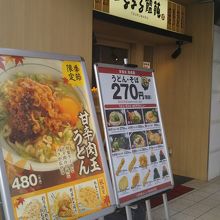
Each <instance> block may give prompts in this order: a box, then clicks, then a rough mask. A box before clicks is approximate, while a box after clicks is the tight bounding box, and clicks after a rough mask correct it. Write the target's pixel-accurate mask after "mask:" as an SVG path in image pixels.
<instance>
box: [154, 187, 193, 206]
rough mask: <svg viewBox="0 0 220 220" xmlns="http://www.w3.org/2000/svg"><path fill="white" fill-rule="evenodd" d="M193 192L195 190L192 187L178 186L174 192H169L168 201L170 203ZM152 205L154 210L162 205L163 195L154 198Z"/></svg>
mask: <svg viewBox="0 0 220 220" xmlns="http://www.w3.org/2000/svg"><path fill="white" fill-rule="evenodd" d="M192 190H194V189H193V188H191V187H188V186H184V185H177V186H175V187H174V188H173V189H172V190H170V191H169V192H167V200H168V201H170V200H172V199H175V198H177V197H179V196H181V195H183V194H185V193H188V192H190V191H192ZM150 203H151V207H152V208H154V207H156V206H158V205H160V204H162V203H163V198H162V195H157V196H155V197H154V198H152V199H151V200H150Z"/></svg>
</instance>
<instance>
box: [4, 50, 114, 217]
mask: <svg viewBox="0 0 220 220" xmlns="http://www.w3.org/2000/svg"><path fill="white" fill-rule="evenodd" d="M0 54H2V55H0V84H1V85H0V96H1V99H0V119H1V120H0V123H1V126H0V129H1V131H0V144H1V151H0V153H1V156H2V160H1V161H0V162H1V167H3V166H4V168H5V176H4V175H2V176H1V178H3V179H4V180H5V182H4V183H3V184H1V194H2V195H3V198H6V201H3V202H6V203H7V205H6V207H5V209H6V210H5V212H6V214H8V213H10V211H12V213H13V217H11V216H9V217H8V219H13V218H14V219H19V220H20V219H37V220H41V219H42V220H55V219H65V220H67V219H79V218H83V219H92V218H96V217H100V216H103V215H104V214H108V213H110V212H113V211H114V208H115V205H114V203H115V202H114V198H113V197H112V193H111V192H112V188H111V181H110V176H109V173H108V168H107V164H106V162H105V161H106V159H105V154H104V150H103V146H102V142H101V141H100V140H101V139H100V131H99V130H98V126H97V119H96V115H95V114H94V104H93V102H92V98H91V97H92V96H91V92H90V88H89V83H88V78H87V75H86V70H85V64H84V61H83V60H82V59H81V58H80V57H74V56H61V55H56V54H47V53H34V52H26V51H14V50H6V49H2V50H0ZM3 173H4V172H3ZM1 174H2V172H1ZM7 192H9V195H4V194H7ZM10 208H11V210H10Z"/></svg>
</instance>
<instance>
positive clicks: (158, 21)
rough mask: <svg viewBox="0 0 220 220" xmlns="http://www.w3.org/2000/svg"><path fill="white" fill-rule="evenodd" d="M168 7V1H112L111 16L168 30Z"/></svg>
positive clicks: (110, 6)
mask: <svg viewBox="0 0 220 220" xmlns="http://www.w3.org/2000/svg"><path fill="white" fill-rule="evenodd" d="M167 5H168V1H167V0H155V1H152V0H146V1H143V0H110V1H109V14H111V15H114V16H118V17H122V18H125V19H128V20H132V21H136V22H139V23H143V24H147V25H151V26H154V27H158V28H163V29H166V28H167Z"/></svg>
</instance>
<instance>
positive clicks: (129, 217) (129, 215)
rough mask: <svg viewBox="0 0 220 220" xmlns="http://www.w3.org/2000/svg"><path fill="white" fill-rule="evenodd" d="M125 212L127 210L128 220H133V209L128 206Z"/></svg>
mask: <svg viewBox="0 0 220 220" xmlns="http://www.w3.org/2000/svg"><path fill="white" fill-rule="evenodd" d="M125 210H126V216H127V220H132V214H131V207H130V206H128V205H126V206H125Z"/></svg>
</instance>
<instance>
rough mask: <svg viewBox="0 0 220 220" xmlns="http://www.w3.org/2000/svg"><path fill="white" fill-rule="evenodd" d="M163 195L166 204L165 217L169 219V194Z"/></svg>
mask: <svg viewBox="0 0 220 220" xmlns="http://www.w3.org/2000/svg"><path fill="white" fill-rule="evenodd" d="M162 196H163V204H164V211H165V217H166V220H169V219H170V217H169V210H168V202H167V194H166V193H163V195H162Z"/></svg>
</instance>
